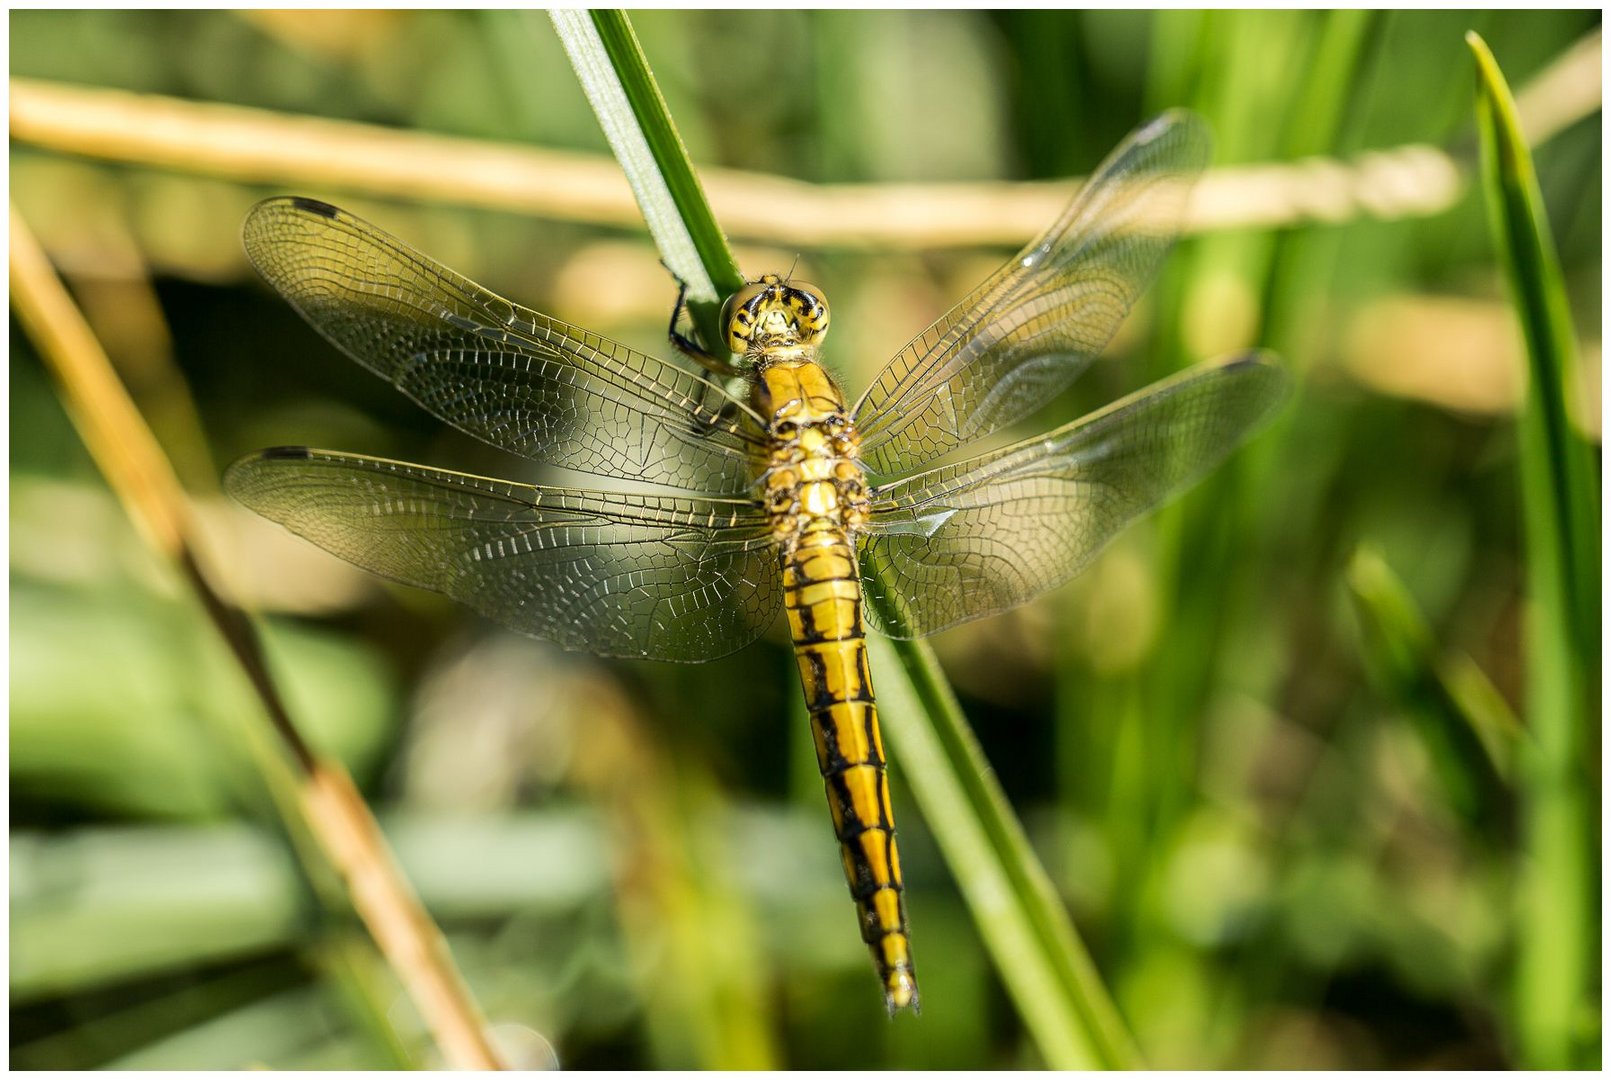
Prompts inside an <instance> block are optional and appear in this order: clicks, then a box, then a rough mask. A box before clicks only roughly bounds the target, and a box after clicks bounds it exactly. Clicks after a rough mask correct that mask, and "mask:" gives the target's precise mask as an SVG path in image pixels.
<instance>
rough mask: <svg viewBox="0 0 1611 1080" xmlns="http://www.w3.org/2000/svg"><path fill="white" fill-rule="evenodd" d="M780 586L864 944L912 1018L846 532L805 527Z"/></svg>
mask: <svg viewBox="0 0 1611 1080" xmlns="http://www.w3.org/2000/svg"><path fill="white" fill-rule="evenodd" d="M783 584H784V605H785V608H786V610H787V611H788V615H789V630H790V633H791V634H792V636H793V638H794V649H795V655H796V657H797V659H798V661H799V665H800V683H801V686H802V687H803V688H804V690H805V697H806V707H807V708H808V710H809V711H810V714H811V733H812V736H813V738H814V739H815V740H816V744H817V765H818V767H819V768H820V769H821V771H822V780H823V786H824V787H825V788H826V790H827V795H828V810H829V812H830V813H831V814H832V815H833V823H834V831H835V832H836V833H837V834H838V837H839V845H840V853H841V855H842V857H843V859H844V866H845V879H846V880H847V881H848V882H849V884H850V893H851V896H852V897H853V898H854V899H855V901H856V908H857V911H858V914H859V915H860V922H861V936H862V940H863V941H865V942H866V943H867V945H868V948H869V949H870V950H871V951H872V955H873V963H874V964H875V965H876V966H877V968H878V974H879V978H880V980H881V981H882V982H883V984H884V1000H885V1003H886V1004H887V1005H888V1006H889V1009H890V1012H891V1013H893V1012H895V1010H897V1009H902V1008H905V1007H907V1006H911V1007H912V1008H914V1009H916V1008H917V1006H918V994H917V979H916V977H915V975H914V974H913V970H912V955H911V946H910V940H909V938H908V934H907V926H906V905H905V902H904V900H903V898H902V895H901V894H902V883H901V863H900V854H899V852H898V851H897V849H896V845H895V817H894V813H893V812H892V811H891V809H890V802H889V781H888V779H887V777H886V775H885V769H884V745H883V739H882V737H881V736H880V734H879V730H878V707H877V706H876V705H875V704H874V702H873V685H872V679H871V677H870V675H869V673H868V668H867V643H866V639H865V633H866V632H865V630H864V629H863V622H862V611H861V602H862V601H861V581H860V578H859V577H858V575H857V566H856V558H855V553H854V552H853V551H852V550H851V546H850V539H849V538H848V537H847V536H846V535H845V532H844V530H843V529H842V528H841V527H839V526H838V524H837V523H835V522H834V521H832V520H831V519H828V518H817V519H813V520H810V521H808V522H807V523H806V524H805V526H804V528H803V529H802V530H801V531H800V532H799V534H798V535H797V538H796V540H795V542H794V543H793V544H791V545H789V547H788V548H787V549H786V551H785V555H784V566H783Z"/></svg>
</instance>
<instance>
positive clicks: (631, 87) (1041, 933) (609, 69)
mask: <svg viewBox="0 0 1611 1080" xmlns="http://www.w3.org/2000/svg"><path fill="white" fill-rule="evenodd" d="M553 17H554V24H555V27H556V29H558V31H559V33H560V37H561V38H562V39H564V41H565V47H566V50H567V52H568V53H569V54H570V56H571V62H572V63H573V64H574V65H575V66H576V69H577V76H578V78H579V79H581V80H582V83H583V86H584V88H586V89H587V93H588V96H589V98H590V99H591V100H592V101H593V103H594V109H595V111H597V112H599V114H600V122H601V123H602V124H603V125H604V127H605V131H606V133H607V134H608V135H609V137H610V140H611V145H612V147H615V148H616V155H617V157H618V159H619V160H620V163H621V167H622V168H623V169H624V170H625V171H626V172H627V175H628V178H629V179H630V180H631V183H632V186H633V190H634V191H639V192H648V193H650V194H649V196H648V197H649V198H650V199H651V200H652V201H653V202H654V204H655V212H656V214H657V215H658V216H660V217H665V216H667V215H670V214H673V213H674V214H676V215H678V216H679V217H680V219H681V224H680V228H673V229H666V230H665V231H664V232H662V230H660V229H658V228H656V227H655V225H654V223H653V220H652V219H651V226H650V227H651V232H652V233H653V234H654V237H655V242H656V243H657V244H659V245H661V254H662V256H663V257H664V258H665V260H666V263H667V265H668V266H670V267H671V268H672V272H673V273H676V274H678V276H680V277H682V278H683V279H684V280H685V281H687V282H688V283H689V290H690V298H692V296H693V287H694V283H695V274H694V272H693V270H692V269H690V268H689V267H688V266H687V264H686V263H684V262H682V261H676V260H674V257H673V252H672V251H671V250H668V249H667V247H666V246H665V245H666V243H667V241H666V240H663V239H662V237H663V236H667V237H670V238H671V239H670V242H672V243H674V244H675V243H679V242H680V241H678V240H677V236H678V234H679V232H680V233H682V234H684V235H685V236H686V237H687V238H688V239H687V244H688V246H689V247H691V248H692V250H694V251H696V252H697V253H698V257H699V259H700V260H703V261H702V266H701V271H700V275H701V276H702V277H703V278H704V280H705V281H706V282H708V283H710V284H711V285H712V286H713V294H712V295H715V296H718V297H720V296H725V295H726V294H727V293H730V292H731V291H733V290H734V289H736V288H737V287H738V285H739V284H740V283H741V282H742V275H740V274H739V273H738V271H737V263H736V262H735V261H734V260H733V257H732V255H731V253H730V252H729V251H728V249H727V244H726V239H725V237H724V236H723V235H722V232H721V230H720V229H719V228H718V227H717V226H716V222H715V218H714V216H712V215H711V213H710V210H709V208H708V207H707V206H705V204H704V194H703V191H702V190H701V189H700V186H699V184H698V181H697V179H695V177H694V173H693V168H692V166H691V165H690V164H689V163H688V161H687V155H686V152H685V151H684V149H683V146H682V142H681V140H680V139H678V138H677V136H676V129H675V128H674V127H673V126H672V124H671V120H670V118H669V116H667V115H666V114H665V103H664V101H663V99H662V98H661V97H660V92H659V89H658V88H657V87H656V86H655V84H654V78H653V76H652V75H651V74H650V73H649V70H648V66H647V64H645V63H644V60H643V54H642V51H641V50H640V49H639V48H638V46H637V41H636V38H635V37H634V36H633V35H632V30H631V26H630V25H629V24H628V22H627V19H626V16H625V15H624V14H621V13H619V12H598V13H594V15H593V20H592V21H593V24H594V26H589V25H586V24H585V23H584V21H583V20H582V19H581V18H580V17H578V16H576V15H575V14H574V13H566V12H555V13H554V16H553ZM595 26H596V30H595ZM612 84H614V89H612ZM639 125H641V128H640V127H639ZM634 128H638V129H639V135H640V136H641V141H642V144H643V145H647V146H648V147H649V148H650V150H649V152H643V148H642V145H635V144H637V143H638V139H636V138H634V137H631V132H632V130H633V129H634ZM623 131H625V132H626V133H627V137H624V138H622V140H621V142H620V143H619V144H618V143H617V141H616V139H617V134H615V133H620V132H623ZM612 132H613V133H612ZM623 147H624V148H625V149H624V150H623ZM644 201H645V196H644V195H642V194H640V195H639V202H640V204H642V203H644ZM649 213H650V211H649V209H648V207H645V211H644V214H645V218H649ZM684 258H686V250H685V251H684V252H683V253H681V254H679V255H678V256H677V260H681V259H684ZM690 306H691V307H692V304H691V305H690ZM712 310H714V309H712ZM697 317H698V316H697V315H696V319H697ZM707 333H709V332H708V331H707ZM707 340H709V339H707ZM869 646H870V648H871V649H872V651H873V653H874V662H875V664H876V665H877V668H878V676H877V679H878V682H879V685H880V687H881V689H882V692H883V695H884V700H885V701H886V703H887V704H888V706H889V707H888V708H887V709H886V710H884V711H885V713H886V715H888V716H889V718H890V719H889V729H890V733H891V735H892V736H893V739H892V740H891V741H892V742H894V743H895V744H897V751H898V754H897V756H898V758H899V760H900V762H901V763H902V764H901V765H900V766H898V767H900V768H902V772H903V775H905V776H906V778H907V781H908V783H910V785H911V787H912V791H913V793H914V794H915V795H916V797H917V800H918V803H919V805H920V806H921V807H922V808H923V812H924V815H925V817H926V818H927V819H928V821H929V823H930V825H931V826H932V827H933V829H934V832H935V835H936V837H937V839H938V840H939V843H940V849H941V852H942V853H943V854H944V856H945V858H946V861H947V863H948V865H949V866H950V868H951V872H952V874H953V875H955V877H956V878H957V880H958V882H959V883H960V884H961V887H962V892H963V896H964V898H965V899H966V901H967V903H968V907H969V910H970V912H971V913H972V915H973V918H974V921H975V923H976V924H977V925H978V926H979V929H980V934H981V936H982V937H983V938H984V941H985V944H986V945H987V947H988V948H989V949H990V953H991V956H992V958H993V959H994V960H995V962H996V966H997V968H998V970H999V971H1000V972H1001V975H1002V979H1003V981H1004V982H1005V983H1006V985H1007V987H1008V989H1009V992H1010V993H1011V994H1012V996H1013V1000H1014V1001H1015V1003H1016V1004H1017V1005H1018V1008H1019V1010H1020V1012H1021V1013H1022V1014H1023V1016H1024V1020H1025V1023H1026V1025H1027V1026H1028V1028H1029V1030H1030V1032H1031V1035H1032V1037H1033V1038H1034V1039H1035V1043H1036V1045H1037V1047H1038V1048H1039V1049H1040V1052H1041V1054H1042V1055H1043V1056H1044V1057H1045V1059H1046V1061H1047V1064H1049V1065H1051V1066H1053V1067H1054V1068H1064V1069H1069V1068H1091V1067H1102V1068H1123V1067H1126V1066H1129V1065H1132V1064H1135V1062H1136V1053H1135V1050H1134V1048H1133V1043H1132V1041H1131V1039H1130V1036H1129V1034H1128V1033H1127V1032H1126V1030H1125V1028H1124V1026H1123V1024H1122V1023H1121V1021H1120V1020H1119V1014H1118V1010H1117V1009H1116V1008H1115V1007H1114V1005H1113V1003H1112V999H1111V997H1110V996H1109V994H1108V991H1107V988H1106V987H1105V986H1104V985H1103V984H1102V981H1101V977H1100V975H1099V974H1098V973H1097V971H1096V968H1095V965H1094V964H1093V963H1092V962H1091V959H1090V957H1089V955H1088V954H1087V952H1086V951H1085V948H1084V946H1083V945H1082V944H1081V942H1080V940H1079V937H1078V935H1077V934H1076V933H1075V930H1074V926H1073V923H1072V922H1071V921H1070V920H1069V917H1068V913H1067V911H1066V910H1065V909H1064V908H1063V906H1062V904H1061V903H1060V902H1059V900H1058V898H1057V896H1056V893H1055V891H1054V890H1053V888H1052V886H1051V883H1050V879H1049V878H1048V876H1047V874H1046V871H1045V869H1044V868H1043V867H1042V866H1041V865H1040V863H1039V862H1038V861H1037V860H1036V858H1035V855H1034V852H1033V851H1032V850H1031V849H1030V846H1029V843H1028V840H1027V839H1026V838H1025V836H1024V832H1023V827H1022V825H1020V824H1019V823H1018V821H1017V820H1016V818H1014V817H1013V814H1012V810H1011V807H1010V806H1009V805H1008V803H1007V800H1006V798H1005V796H1004V795H1003V794H1002V792H1001V789H1000V787H999V786H998V785H997V784H996V783H995V781H994V779H993V776H992V773H991V770H990V764H989V762H988V761H986V760H985V758H984V755H983V754H982V753H981V752H980V750H979V747H978V743H977V742H976V741H975V739H974V738H973V735H972V732H971V731H969V729H968V727H967V722H966V720H965V719H964V718H963V716H962V711H961V708H960V707H959V706H958V705H957V702H956V699H955V697H954V696H953V695H952V694H951V691H950V688H949V687H948V686H947V685H946V683H945V681H944V677H943V676H942V675H941V674H940V670H939V665H938V662H937V661H936V660H935V658H934V654H933V652H932V651H931V650H930V649H929V648H928V647H927V646H926V645H924V644H922V643H921V642H914V641H886V640H883V639H880V638H873V639H871V640H870V641H869ZM918 918H921V916H920V915H919V916H918ZM915 933H916V935H917V939H918V941H921V940H922V930H921V929H920V928H919V929H917V930H916V931H915ZM919 948H921V947H919ZM942 961H943V958H942V957H935V958H934V959H933V960H932V961H930V962H933V963H937V962H942ZM917 963H918V966H919V970H920V971H921V969H922V964H923V963H924V960H923V957H922V954H921V952H919V953H918V956H917Z"/></svg>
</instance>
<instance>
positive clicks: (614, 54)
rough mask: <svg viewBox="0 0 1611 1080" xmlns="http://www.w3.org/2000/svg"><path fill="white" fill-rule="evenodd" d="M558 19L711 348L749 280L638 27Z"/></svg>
mask: <svg viewBox="0 0 1611 1080" xmlns="http://www.w3.org/2000/svg"><path fill="white" fill-rule="evenodd" d="M551 14H552V18H553V20H554V29H555V31H556V32H557V33H558V34H559V38H560V41H561V43H562V44H564V46H565V53H566V55H567V56H569V57H570V61H571V66H572V67H573V68H575V69H576V78H577V80H578V81H579V82H580V83H581V84H582V90H583V91H584V92H585V93H586V94H587V100H588V102H589V104H591V105H592V106H593V112H594V114H595V115H596V116H597V117H598V119H599V125H600V126H601V127H602V128H603V129H604V135H605V137H606V138H607V139H608V140H609V142H610V149H611V150H612V151H614V153H615V156H616V159H617V160H618V161H619V162H620V163H621V167H622V169H623V171H625V172H626V174H627V181H628V182H629V183H630V184H631V185H632V193H633V195H634V197H636V199H637V200H638V208H639V209H640V210H642V212H643V220H644V222H645V223H646V224H647V225H648V226H649V232H650V235H652V236H653V237H654V242H655V246H656V247H657V248H659V249H660V256H661V258H662V259H664V260H665V263H666V266H667V267H668V268H669V269H670V270H671V272H672V274H673V275H675V276H676V277H677V279H678V280H679V281H681V282H682V283H683V284H685V285H686V286H687V288H688V311H689V314H690V316H691V317H692V318H693V320H694V324H695V325H696V326H697V327H698V328H699V330H700V333H701V335H702V337H703V338H704V341H705V343H706V344H707V345H709V343H710V342H714V341H717V340H719V338H720V335H719V334H718V333H716V318H717V316H718V315H719V314H720V308H721V298H722V297H725V296H727V295H728V294H729V293H732V292H734V291H736V290H737V289H738V288H739V286H741V285H743V284H744V275H743V273H742V272H741V271H740V270H739V268H738V261H737V260H736V259H734V258H733V253H732V251H730V250H729V249H728V246H727V237H726V236H725V235H723V233H722V230H721V228H720V227H719V226H718V225H717V224H716V218H715V216H714V215H713V214H712V213H711V210H710V204H709V203H708V202H707V201H706V200H705V191H704V188H703V187H702V186H701V185H700V183H699V177H698V176H697V175H696V174H695V173H694V169H693V164H692V163H691V162H690V161H689V160H688V151H687V149H686V148H685V147H684V146H683V144H682V137H681V136H679V135H678V134H677V128H676V125H675V124H674V123H672V120H671V114H670V112H668V111H667V109H666V101H665V98H664V97H662V96H661V94H660V87H659V86H658V85H657V84H656V83H655V81H654V76H653V75H651V74H650V72H649V64H648V61H646V60H645V59H644V57H643V49H642V48H641V47H640V46H639V45H638V38H637V35H636V34H634V33H633V32H632V24H631V23H630V22H628V21H627V17H626V13H625V12H622V11H591V12H585V11H554V12H552V13H551Z"/></svg>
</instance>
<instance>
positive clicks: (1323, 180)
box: [11, 34, 1600, 251]
mask: <svg viewBox="0 0 1611 1080" xmlns="http://www.w3.org/2000/svg"><path fill="white" fill-rule="evenodd" d="M1599 44H1600V42H1599V35H1598V34H1593V35H1590V36H1589V37H1586V38H1585V39H1584V40H1583V41H1582V42H1581V43H1579V45H1577V46H1574V47H1573V48H1572V49H1570V50H1568V51H1567V52H1566V53H1565V54H1563V56H1562V57H1561V59H1560V60H1559V61H1558V62H1557V63H1556V64H1553V65H1551V67H1550V68H1549V69H1547V70H1546V71H1545V72H1544V73H1542V74H1541V75H1540V76H1539V78H1537V79H1535V80H1534V82H1533V84H1532V86H1531V87H1529V92H1531V94H1532V96H1531V97H1529V93H1528V92H1524V93H1523V95H1522V97H1523V101H1524V102H1525V103H1529V106H1530V108H1531V115H1532V123H1531V125H1530V130H1531V132H1532V134H1533V137H1534V138H1535V139H1540V140H1541V139H1544V138H1547V137H1549V136H1550V135H1552V134H1554V133H1555V132H1556V131H1558V130H1559V129H1560V128H1561V127H1563V126H1564V125H1565V124H1567V123H1571V122H1572V121H1573V120H1575V119H1577V118H1580V117H1582V116H1585V115H1588V114H1589V113H1590V112H1592V111H1593V109H1594V108H1596V107H1598V104H1599V98H1600V86H1599V79H1598V73H1599V72H1598V60H1599V52H1600V49H1599ZM1533 87H1537V88H1538V90H1537V91H1533V89H1532V88H1533ZM11 137H12V139H13V140H16V141H18V142H21V143H26V144H30V145H33V146H37V147H41V148H45V149H49V150H54V151H57V152H61V153H69V154H79V155H83V156H86V157H91V158H98V159H101V160H107V161H119V162H126V163H132V164H140V165H147V166H154V167H159V168H166V169H173V170H177V171H181V172H188V173H196V174H201V175H206V176H212V177H219V178H223V179H229V180H235V181H240V182H248V183H257V184H289V185H295V186H301V187H311V188H316V189H317V188H332V189H344V190H347V191H350V192H360V193H364V194H370V195H380V196H388V197H393V198H404V199H425V200H434V201H439V202H445V203H451V204H454V205H459V206H478V207H486V208H491V209H497V210H505V211H512V212H517V213H528V214H534V215H538V216H542V217H549V218H559V219H563V220H569V221H583V222H589V223H592V224H599V225H610V226H616V227H622V228H636V227H638V225H639V217H638V209H637V205H636V203H634V202H633V199H632V192H631V190H630V189H629V188H628V187H627V183H626V180H625V179H624V178H623V177H622V175H621V171H620V169H619V167H618V166H617V165H616V164H615V162H614V161H613V160H612V159H610V158H607V157H603V156H598V155H592V154H579V153H574V152H567V151H560V150H549V149H541V148H536V147H530V146H519V145H512V144H503V143H493V142H484V141H479V140H475V139H466V138H456V137H452V136H446V135H434V134H429V133H425V132H418V131H400V130H396V129H392V128H381V127H376V126H373V125H368V124H359V123H352V122H348V121H339V120H325V119H318V118H313V117H303V116H287V115H284V114H281V113H275V112H269V111H265V110H262V109H250V108H245V107H241V106H235V105H218V104H209V103H200V102H192V101H183V100H178V99H174V98H165V97H158V96H155V95H148V94H133V93H128V92H125V91H119V90H102V89H90V88H87V87H76V86H64V85H60V84H54V83H47V82H40V81H37V80H32V79H12V80H11ZM1465 172H1466V170H1465V169H1464V168H1463V167H1462V165H1461V164H1460V163H1459V162H1458V161H1457V160H1456V159H1455V158H1454V157H1452V156H1451V155H1450V154H1448V153H1447V152H1445V151H1444V150H1441V149H1439V148H1437V147H1433V146H1413V145H1412V146H1403V147H1396V148H1393V149H1389V150H1382V151H1376V152H1372V153H1368V154H1363V155H1360V156H1359V157H1358V158H1355V159H1352V160H1346V161H1345V160H1338V159H1334V158H1312V159H1308V160H1304V161H1296V162H1289V163H1281V164H1269V165H1250V166H1239V167H1236V168H1224V169H1213V170H1210V171H1209V173H1208V175H1207V176H1206V177H1205V178H1204V180H1203V182H1202V184H1201V185H1200V187H1199V188H1198V190H1197V192H1196V195H1195V197H1194V199H1193V202H1192V208H1191V211H1190V220H1189V221H1188V222H1187V229H1188V231H1205V230H1212V229H1229V228H1271V227H1292V226H1296V225H1302V224H1308V223H1314V222H1322V223H1338V222H1342V221H1347V220H1351V219H1354V218H1358V217H1362V216H1374V217H1382V218H1403V217H1415V216H1422V215H1430V214H1436V213H1439V212H1441V211H1443V210H1445V209H1447V208H1448V207H1450V206H1451V205H1453V204H1454V202H1455V201H1456V200H1457V199H1459V198H1460V196H1461V194H1462V192H1463V191H1464V189H1465ZM700 176H701V180H702V181H703V183H704V185H705V190H706V193H707V194H708V195H709V197H710V201H711V204H712V206H713V208H714V209H715V211H716V215H717V218H718V220H720V221H721V222H722V226H723V228H725V229H726V230H727V231H728V233H729V235H731V236H732V237H733V238H734V239H736V240H746V241H754V242H759V243H771V244H780V245H783V246H786V247H792V248H796V249H802V248H805V249H816V248H824V247H827V248H833V247H839V248H875V249H880V250H891V251H901V250H904V251H910V250H931V249H937V248H946V247H964V246H980V245H988V246H1014V245H1017V244H1020V243H1022V242H1024V241H1025V240H1026V239H1027V238H1029V237H1031V236H1033V235H1035V234H1036V233H1037V232H1039V230H1040V228H1041V227H1042V226H1043V225H1044V224H1045V223H1046V222H1047V221H1051V220H1053V219H1054V218H1056V216H1057V214H1058V212H1059V211H1060V210H1061V209H1062V207H1063V204H1064V203H1065V202H1067V200H1068V193H1069V190H1070V185H1069V182H1068V181H1066V180H1059V181H1055V182H1049V183H1039V182H1037V183H972V184H808V183H803V182H800V181H797V180H789V179H786V178H783V177H779V176H772V175H766V174H761V173H750V172H740V171H736V170H731V169H717V168H707V169H702V170H701V172H700Z"/></svg>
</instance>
